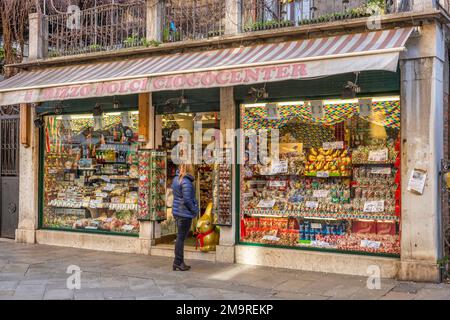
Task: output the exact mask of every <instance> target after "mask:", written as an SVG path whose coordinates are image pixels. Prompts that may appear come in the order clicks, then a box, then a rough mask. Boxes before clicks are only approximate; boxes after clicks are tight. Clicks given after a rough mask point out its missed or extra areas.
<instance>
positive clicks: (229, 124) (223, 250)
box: [216, 87, 239, 263]
mask: <svg viewBox="0 0 450 320" xmlns="http://www.w3.org/2000/svg"><path fill="white" fill-rule="evenodd" d="M236 108H237V107H236V103H235V101H234V88H233V87H226V88H220V129H221V131H222V137H223V139H226V137H227V135H226V131H227V129H235V128H236ZM225 142H226V143H225V144H224V147H225V148H232V149H233V155H234V154H235V152H236V150H237V149H236V147H235V146H234V145H233V144H231V145H230V144H227V142H228V141H227V140H225ZM237 174H238V172H237V170H236V165H233V170H232V191H231V192H232V195H233V197H232V203H233V205H232V215H233V219H232V220H233V225H232V226H231V227H221V228H220V243H219V245H218V246H217V249H216V250H217V251H216V261H217V262H225V263H234V262H235V247H234V246H235V243H236V226H237V224H238V223H239V221H238V220H236V217H235V213H236V210H237V208H236V205H237V199H236V183H235V182H236V179H237Z"/></svg>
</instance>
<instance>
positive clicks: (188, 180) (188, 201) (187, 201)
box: [172, 164, 199, 271]
mask: <svg viewBox="0 0 450 320" xmlns="http://www.w3.org/2000/svg"><path fill="white" fill-rule="evenodd" d="M194 172H195V171H194V167H193V166H192V165H191V164H181V165H180V168H179V170H178V171H177V174H176V176H175V178H174V179H173V183H172V190H173V206H172V213H173V216H174V217H175V221H176V223H177V228H178V234H177V242H176V244H175V260H174V262H173V271H177V270H180V271H188V270H189V269H191V267H190V266H187V265H186V264H185V263H184V241H185V240H186V238H187V236H188V234H189V230H190V228H191V225H192V219H193V218H195V217H196V216H197V214H198V210H199V209H198V202H197V200H196V199H195V187H194V174H195V173H194Z"/></svg>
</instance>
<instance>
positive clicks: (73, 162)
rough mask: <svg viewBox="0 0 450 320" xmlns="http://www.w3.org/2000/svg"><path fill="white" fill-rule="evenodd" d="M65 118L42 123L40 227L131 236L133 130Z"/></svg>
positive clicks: (114, 120) (109, 120)
mask: <svg viewBox="0 0 450 320" xmlns="http://www.w3.org/2000/svg"><path fill="white" fill-rule="evenodd" d="M68 117H69V119H65V120H64V122H63V121H62V120H61V119H60V117H55V116H46V117H44V121H45V125H46V130H45V132H44V136H45V139H44V141H45V143H44V145H43V152H44V154H43V156H44V163H43V167H44V172H43V173H44V175H43V180H44V181H43V182H44V183H43V189H44V193H43V208H42V209H43V216H42V227H43V228H52V229H62V230H67V229H76V230H92V231H94V230H95V231H103V232H119V233H127V234H128V233H132V234H137V233H138V232H139V223H138V221H137V207H138V204H137V203H138V192H137V191H138V179H137V161H136V152H137V148H138V146H137V143H136V137H137V134H136V133H135V131H136V130H137V127H136V126H133V127H124V126H123V125H121V124H120V121H121V117H117V116H115V115H112V114H107V113H106V114H104V116H103V118H104V120H105V121H104V123H103V124H104V126H103V128H100V129H97V128H94V127H93V126H92V125H93V118H92V116H91V115H83V116H80V115H78V116H77V117H74V118H73V119H70V117H71V116H70V115H69V116H68ZM133 123H134V122H133Z"/></svg>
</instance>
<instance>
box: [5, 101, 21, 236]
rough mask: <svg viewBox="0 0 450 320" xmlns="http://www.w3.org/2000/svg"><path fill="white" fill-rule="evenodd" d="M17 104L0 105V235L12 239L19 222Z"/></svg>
mask: <svg viewBox="0 0 450 320" xmlns="http://www.w3.org/2000/svg"><path fill="white" fill-rule="evenodd" d="M19 121H20V119H19V106H4V107H0V237H2V238H11V239H14V237H15V231H16V229H17V226H18V222H19V123H20V122H19Z"/></svg>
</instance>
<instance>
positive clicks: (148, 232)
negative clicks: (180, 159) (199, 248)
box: [139, 92, 155, 254]
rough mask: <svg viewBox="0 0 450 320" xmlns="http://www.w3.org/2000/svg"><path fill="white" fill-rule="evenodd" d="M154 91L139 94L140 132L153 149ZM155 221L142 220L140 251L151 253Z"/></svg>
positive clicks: (149, 147)
mask: <svg viewBox="0 0 450 320" xmlns="http://www.w3.org/2000/svg"><path fill="white" fill-rule="evenodd" d="M152 98H153V97H152V93H151V92H150V93H141V94H139V120H140V124H139V127H140V128H141V131H142V132H140V133H139V134H140V135H141V134H142V135H143V137H142V138H145V139H146V141H145V142H144V147H145V148H147V149H153V148H154V147H155V135H154V128H155V108H154V106H153V99H152ZM154 225H155V222H153V221H141V228H140V230H139V240H140V252H141V253H142V254H149V253H150V248H151V246H152V245H154V244H155V234H154V230H155V227H154Z"/></svg>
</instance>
